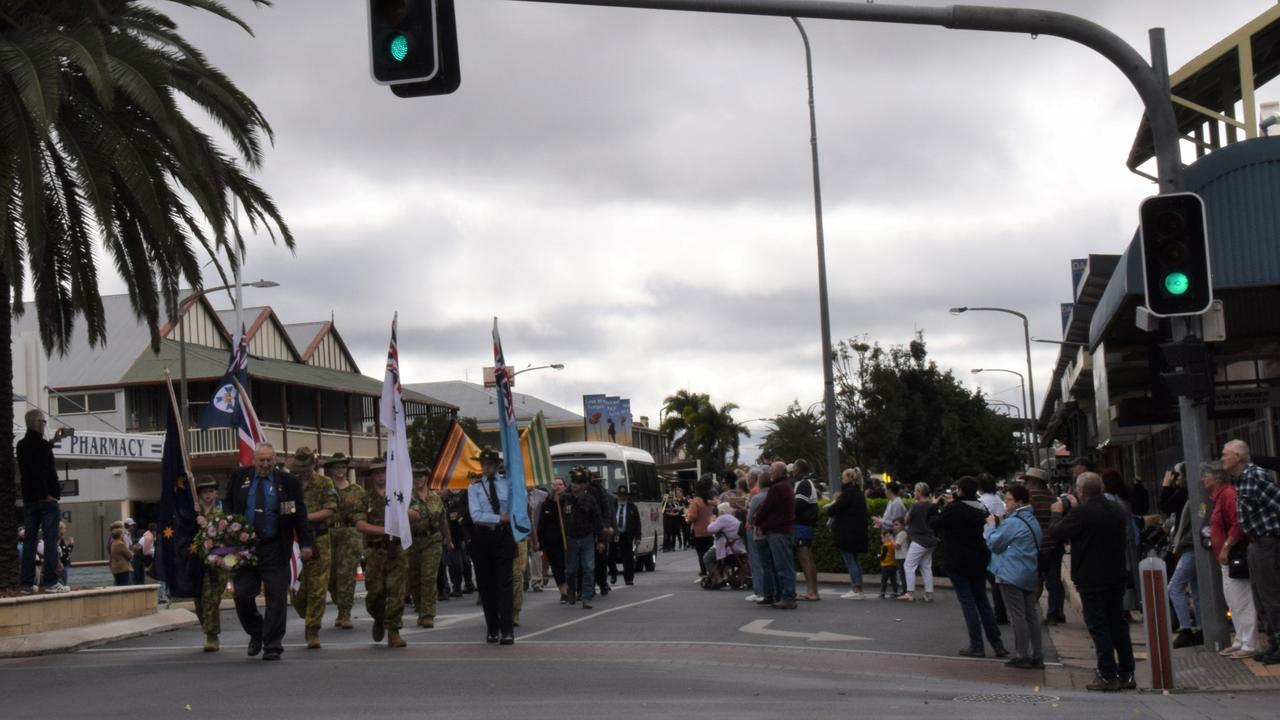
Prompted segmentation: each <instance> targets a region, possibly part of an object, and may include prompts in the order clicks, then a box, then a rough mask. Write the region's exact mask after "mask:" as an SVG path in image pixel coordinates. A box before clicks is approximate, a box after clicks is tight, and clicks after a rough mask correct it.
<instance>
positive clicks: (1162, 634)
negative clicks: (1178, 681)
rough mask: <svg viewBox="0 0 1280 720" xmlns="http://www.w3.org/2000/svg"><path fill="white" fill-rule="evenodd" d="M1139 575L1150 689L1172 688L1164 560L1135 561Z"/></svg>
mask: <svg viewBox="0 0 1280 720" xmlns="http://www.w3.org/2000/svg"><path fill="white" fill-rule="evenodd" d="M1138 572H1139V574H1140V575H1141V577H1142V607H1143V608H1144V609H1145V610H1146V612H1145V613H1143V626H1144V627H1145V628H1146V631H1147V661H1148V663H1150V665H1151V689H1152V690H1172V689H1173V647H1172V644H1171V642H1170V638H1171V637H1172V635H1173V622H1172V620H1171V619H1170V618H1169V596H1168V593H1167V592H1166V589H1167V588H1168V586H1169V580H1168V576H1167V574H1166V572H1165V565H1164V560H1162V559H1160V558H1158V557H1149V558H1147V559H1146V560H1143V561H1142V562H1141V563H1139V564H1138Z"/></svg>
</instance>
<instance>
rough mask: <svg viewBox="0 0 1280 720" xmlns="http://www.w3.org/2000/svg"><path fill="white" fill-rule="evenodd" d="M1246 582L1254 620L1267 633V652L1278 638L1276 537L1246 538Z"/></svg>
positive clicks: (1279, 546) (1279, 549)
mask: <svg viewBox="0 0 1280 720" xmlns="http://www.w3.org/2000/svg"><path fill="white" fill-rule="evenodd" d="M1248 552H1249V583H1250V585H1251V586H1252V588H1253V607H1254V609H1255V610H1256V611H1257V613H1258V620H1259V621H1261V623H1262V624H1265V625H1266V626H1267V628H1268V629H1269V630H1270V631H1271V645H1270V647H1271V649H1275V648H1276V646H1277V638H1280V536H1275V535H1264V536H1262V537H1252V538H1249V551H1248Z"/></svg>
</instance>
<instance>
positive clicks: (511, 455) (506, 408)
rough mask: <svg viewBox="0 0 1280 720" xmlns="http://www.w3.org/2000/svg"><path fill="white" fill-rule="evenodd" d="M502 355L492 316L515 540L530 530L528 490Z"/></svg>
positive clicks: (501, 434)
mask: <svg viewBox="0 0 1280 720" xmlns="http://www.w3.org/2000/svg"><path fill="white" fill-rule="evenodd" d="M509 373H510V369H508V368H507V363H506V360H505V359H504V357H503V355H502V340H501V339H500V338H499V337H498V318H494V319H493V379H494V380H495V381H496V382H497V384H498V387H497V392H495V393H494V395H496V396H497V397H498V433H499V437H500V438H501V439H502V460H503V463H504V464H505V465H506V471H507V474H506V477H507V485H508V487H509V488H510V491H511V495H510V497H511V515H510V519H511V534H512V535H514V536H515V539H516V542H520V541H521V540H523V539H524V538H525V537H526V536H527V535H528V534H529V532H530V531H531V530H532V529H533V526H532V523H530V521H529V489H528V488H526V487H525V486H524V454H523V453H522V452H521V451H520V431H519V430H517V429H516V411H515V406H514V405H513V404H512V401H511V376H510V375H509Z"/></svg>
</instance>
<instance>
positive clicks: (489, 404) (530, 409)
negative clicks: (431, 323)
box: [405, 380, 582, 427]
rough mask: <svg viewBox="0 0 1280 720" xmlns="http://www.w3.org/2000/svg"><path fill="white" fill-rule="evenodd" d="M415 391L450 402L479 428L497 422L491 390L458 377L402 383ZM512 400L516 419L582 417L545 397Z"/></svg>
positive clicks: (516, 395)
mask: <svg viewBox="0 0 1280 720" xmlns="http://www.w3.org/2000/svg"><path fill="white" fill-rule="evenodd" d="M405 387H406V388H413V389H414V390H417V391H418V392H423V393H426V394H428V395H430V396H432V397H438V398H441V399H442V400H444V401H446V402H449V403H453V404H454V405H456V406H457V407H458V416H459V417H470V418H475V420H476V423H477V424H479V425H480V426H481V427H484V426H485V425H490V424H492V425H496V424H497V423H498V405H497V403H496V402H495V401H494V398H493V390H492V389H490V388H486V387H485V386H483V385H477V384H476V383H469V382H464V381H462V380H446V381H444V382H425V383H413V384H410V385H405ZM511 395H512V401H513V403H514V404H515V406H516V419H517V420H532V419H533V416H534V415H537V414H538V411H542V416H543V418H545V419H546V422H547V424H548V425H558V424H571V423H579V424H581V423H582V416H581V415H579V414H577V413H575V412H572V411H570V410H566V409H564V408H562V407H560V406H559V405H553V404H551V403H549V402H547V401H546V400H542V399H540V398H536V397H534V396H532V395H527V394H525V393H519V392H514V391H513V392H512V393H511Z"/></svg>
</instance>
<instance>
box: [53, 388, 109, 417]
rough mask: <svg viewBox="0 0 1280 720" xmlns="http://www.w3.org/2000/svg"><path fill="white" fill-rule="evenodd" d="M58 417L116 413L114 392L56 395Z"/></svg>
mask: <svg viewBox="0 0 1280 720" xmlns="http://www.w3.org/2000/svg"><path fill="white" fill-rule="evenodd" d="M54 397H55V398H57V404H56V406H57V414H58V415H85V414H88V413H113V412H115V411H116V394H115V393H114V392H96V393H67V394H62V395H55V396H54Z"/></svg>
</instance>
